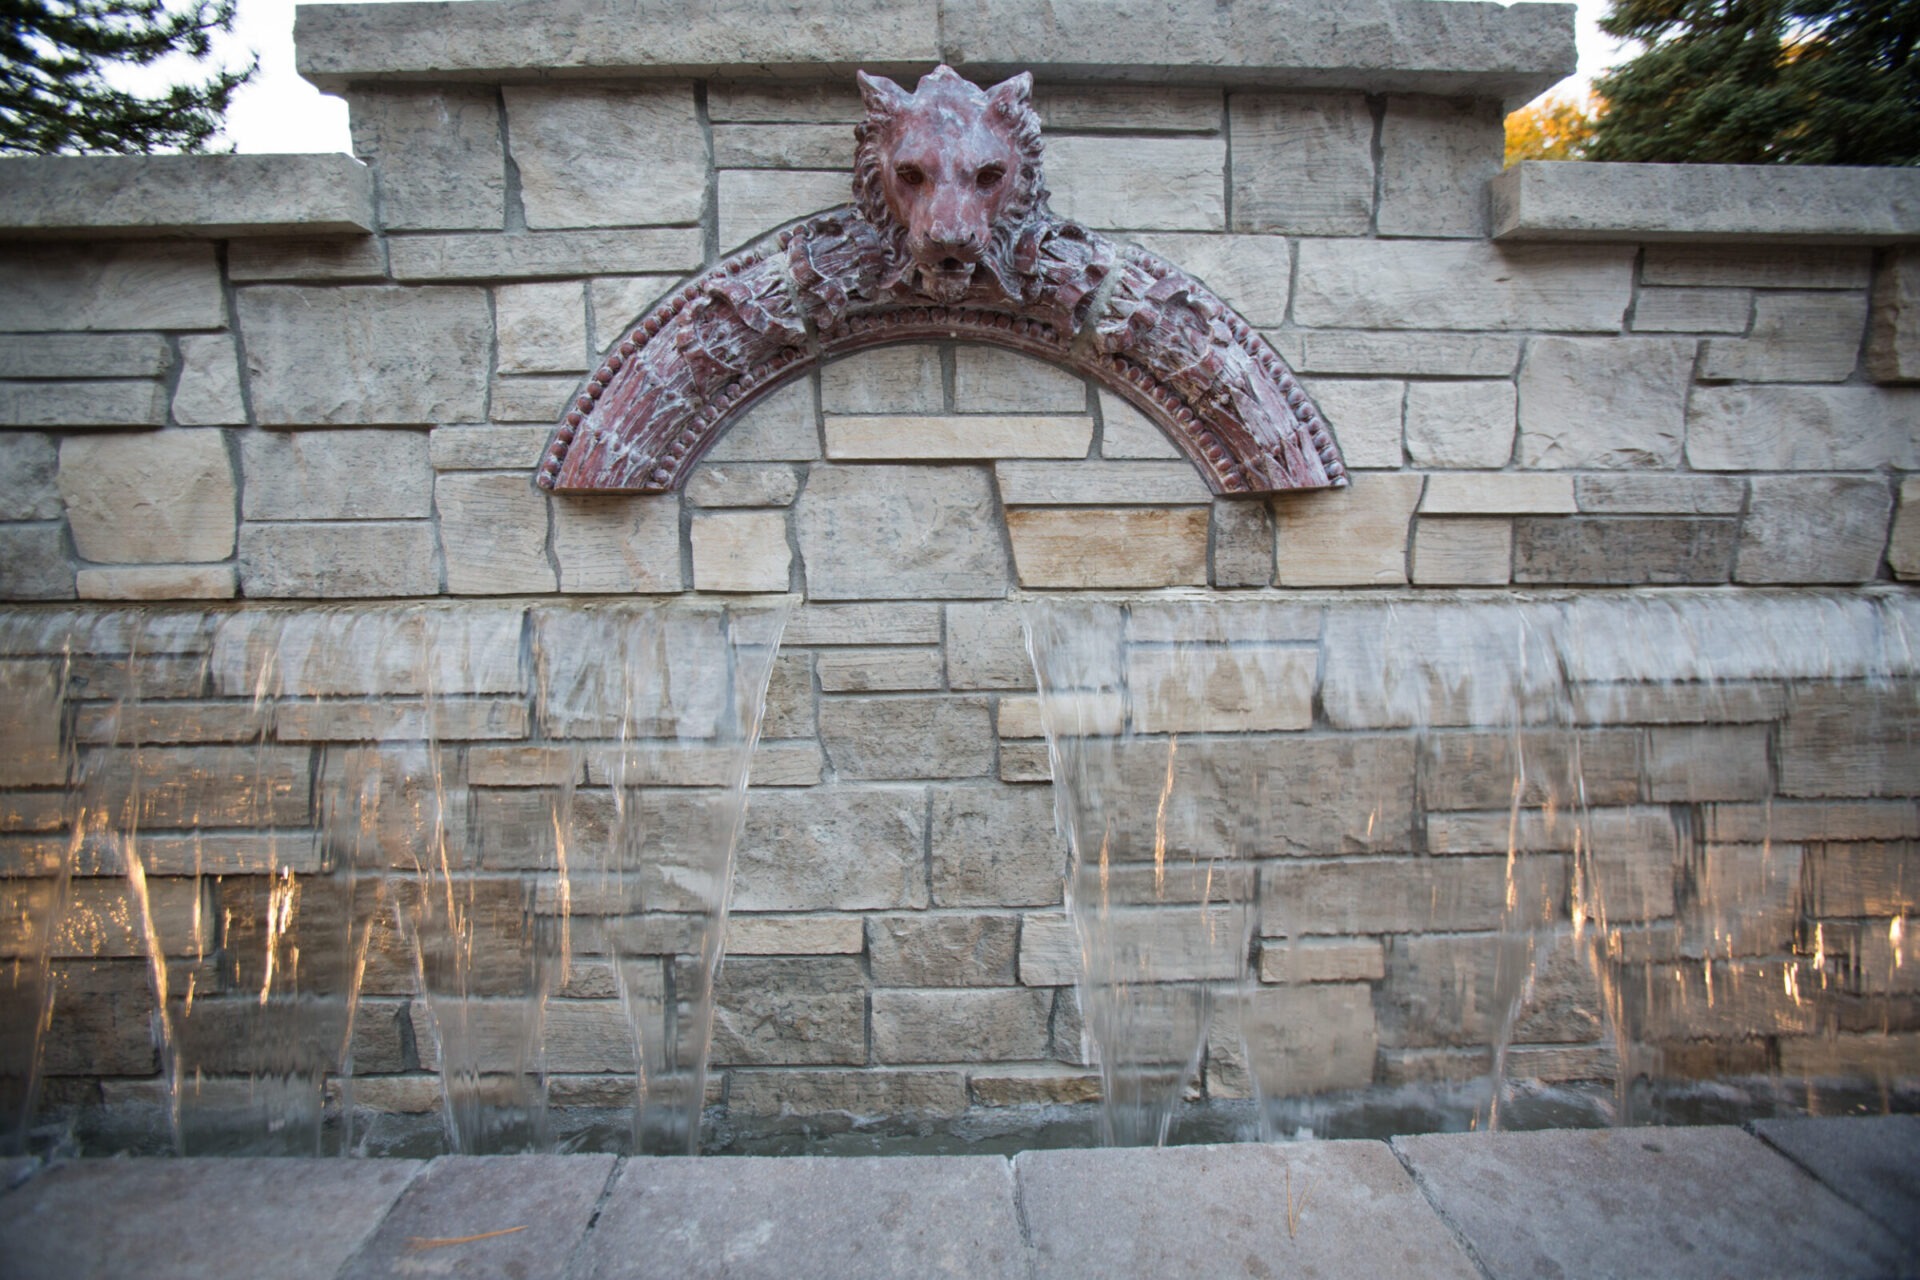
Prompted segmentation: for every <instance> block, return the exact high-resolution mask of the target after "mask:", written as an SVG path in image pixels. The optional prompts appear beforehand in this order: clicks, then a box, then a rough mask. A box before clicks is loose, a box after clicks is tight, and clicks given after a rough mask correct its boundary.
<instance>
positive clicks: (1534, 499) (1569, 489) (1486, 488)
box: [1420, 471, 1576, 516]
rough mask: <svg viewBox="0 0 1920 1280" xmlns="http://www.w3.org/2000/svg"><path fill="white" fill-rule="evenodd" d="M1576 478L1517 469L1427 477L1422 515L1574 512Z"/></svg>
mask: <svg viewBox="0 0 1920 1280" xmlns="http://www.w3.org/2000/svg"><path fill="white" fill-rule="evenodd" d="M1575 510H1576V507H1575V505H1574V501H1573V477H1571V476H1543V475H1528V474H1526V473H1525V472H1518V471H1496V472H1484V471H1479V472H1472V473H1469V474H1465V475H1437V476H1429V477H1428V478H1427V492H1426V496H1425V497H1424V498H1422V499H1421V500H1420V512H1421V514H1422V515H1430V516H1431V515H1460V516H1480V515H1496V514H1497V515H1524V514H1533V515H1571V514H1572V513H1573V512H1574V511H1575Z"/></svg>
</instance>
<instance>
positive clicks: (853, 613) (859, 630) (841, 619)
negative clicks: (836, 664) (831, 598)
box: [781, 601, 940, 646]
mask: <svg viewBox="0 0 1920 1280" xmlns="http://www.w3.org/2000/svg"><path fill="white" fill-rule="evenodd" d="M781 642H782V643H783V644H786V645H789V646H791V645H809V644H823V645H834V644H861V645H875V644H939V643H940V606H939V605H936V604H920V603H915V602H906V603H887V604H816V603H813V602H811V601H810V602H808V603H805V604H802V605H801V606H800V607H799V608H797V609H795V610H794V611H793V613H792V615H791V616H790V617H789V618H788V619H787V629H786V631H785V633H784V634H783V635H782V636H781Z"/></svg>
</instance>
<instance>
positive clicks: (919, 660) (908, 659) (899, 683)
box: [815, 647, 941, 693]
mask: <svg viewBox="0 0 1920 1280" xmlns="http://www.w3.org/2000/svg"><path fill="white" fill-rule="evenodd" d="M815 669H816V670H817V671H818V672H819V673H820V691H821V692H822V693H897V692H901V691H907V690H916V689H938V688H939V687H940V674H941V663H940V650H938V649H906V648H895V647H889V648H885V649H829V650H826V651H825V652H823V653H821V654H820V656H819V658H818V659H817V661H816V662H815Z"/></svg>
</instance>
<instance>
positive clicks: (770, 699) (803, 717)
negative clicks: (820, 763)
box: [754, 652, 818, 782]
mask: <svg viewBox="0 0 1920 1280" xmlns="http://www.w3.org/2000/svg"><path fill="white" fill-rule="evenodd" d="M817 734H818V729H817V728H816V726H815V724H814V715H813V655H812V654H810V653H791V652H789V653H782V654H780V655H779V656H778V657H776V658H775V659H774V660H773V672H772V674H771V675H769V676H768V677H767V707H766V713H765V715H764V716H763V717H762V718H761V722H760V736H761V737H762V738H809V739H811V738H813V737H816V736H817ZM815 749H816V750H817V749H818V747H817V745H816V748H815ZM759 780H760V778H759V775H758V774H755V775H754V781H756V782H758V781H759Z"/></svg>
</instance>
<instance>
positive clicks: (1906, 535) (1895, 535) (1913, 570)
mask: <svg viewBox="0 0 1920 1280" xmlns="http://www.w3.org/2000/svg"><path fill="white" fill-rule="evenodd" d="M0 466H4V464H0ZM1887 563H1888V565H1889V566H1891V568H1892V569H1893V576H1894V577H1896V578H1900V579H1902V580H1905V581H1911V580H1913V579H1914V578H1917V577H1920V477H1915V476H1908V477H1906V478H1905V479H1903V480H1902V481H1901V482H1900V511H1899V514H1898V515H1896V516H1895V517H1894V518H1893V532H1892V534H1890V535H1889V536H1888V538H1887Z"/></svg>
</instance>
